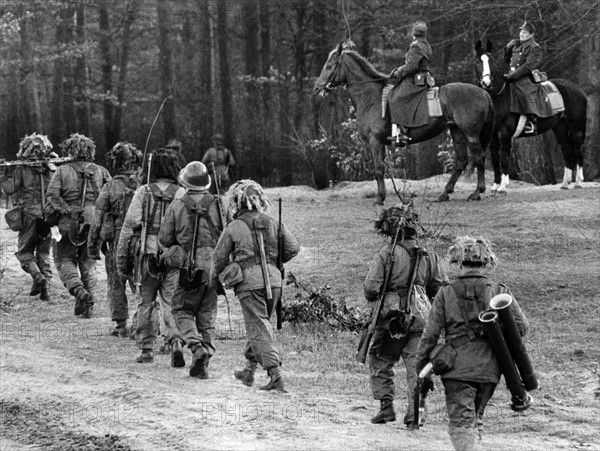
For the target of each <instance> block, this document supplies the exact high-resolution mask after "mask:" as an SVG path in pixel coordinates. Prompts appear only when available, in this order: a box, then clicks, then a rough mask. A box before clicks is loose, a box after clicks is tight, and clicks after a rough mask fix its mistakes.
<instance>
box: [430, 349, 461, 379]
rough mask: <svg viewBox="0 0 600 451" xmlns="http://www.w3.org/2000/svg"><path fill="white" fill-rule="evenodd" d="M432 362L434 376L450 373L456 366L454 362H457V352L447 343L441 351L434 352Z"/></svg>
mask: <svg viewBox="0 0 600 451" xmlns="http://www.w3.org/2000/svg"><path fill="white" fill-rule="evenodd" d="M430 360H431V364H432V365H433V372H434V374H437V375H438V376H440V375H442V374H444V373H447V372H448V371H450V369H451V368H452V367H453V366H454V362H455V361H456V350H455V349H454V348H453V347H452V345H450V344H449V343H446V344H445V345H443V346H442V347H440V348H439V349H437V350H434V352H433V353H432V355H431V359H430Z"/></svg>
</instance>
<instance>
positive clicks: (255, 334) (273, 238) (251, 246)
mask: <svg viewBox="0 0 600 451" xmlns="http://www.w3.org/2000/svg"><path fill="white" fill-rule="evenodd" d="M237 183H240V182H237ZM231 189H232V190H233V187H232V188H231ZM255 221H259V222H260V223H262V226H263V227H264V229H263V232H262V234H263V239H264V248H265V257H266V260H267V261H266V264H267V270H268V273H269V281H270V285H271V289H272V294H273V300H271V301H268V300H267V293H266V290H265V282H264V278H263V273H262V267H261V261H260V250H259V247H258V244H257V232H256V229H254V226H255ZM277 231H278V222H277V221H276V220H275V219H273V218H271V217H270V216H269V215H267V214H264V213H260V212H258V211H257V210H255V209H252V210H247V209H241V210H239V211H238V212H237V214H236V219H234V220H233V221H232V222H230V223H229V224H228V225H227V227H226V228H225V230H224V232H223V234H222V235H221V237H220V238H219V242H218V243H217V247H216V249H215V252H214V255H213V268H212V271H211V281H210V286H211V287H216V286H218V285H219V282H218V276H219V274H220V273H221V272H222V271H223V270H224V269H225V267H226V266H227V265H228V263H229V256H230V255H232V256H233V262H235V263H237V264H238V265H239V266H240V267H241V272H242V275H243V280H242V281H241V282H239V283H238V284H236V285H235V287H234V289H235V293H236V295H237V297H238V299H239V301H240V304H241V306H242V313H243V315H244V323H245V325H246V334H247V337H248V342H247V344H246V348H245V351H244V356H245V357H246V360H247V365H248V368H250V371H251V372H252V379H251V380H252V381H253V372H254V368H256V365H257V364H258V363H260V365H261V366H262V367H263V368H264V369H265V370H267V372H268V373H269V375H270V376H271V377H272V380H273V378H274V377H275V376H274V375H275V374H277V375H278V374H279V367H280V365H281V359H280V356H279V352H278V351H277V349H276V348H275V346H274V345H273V327H272V326H271V322H270V318H271V315H272V313H273V307H274V302H275V301H276V300H277V299H279V296H280V293H281V284H282V281H281V274H280V272H279V270H278V269H277V266H276V262H277V256H278V250H277ZM282 231H283V255H282V256H281V257H282V258H283V262H284V263H285V262H287V261H289V260H291V259H292V258H294V257H295V256H296V255H297V254H298V252H299V251H300V246H299V245H298V242H297V241H296V239H295V238H294V236H293V235H292V234H291V233H290V232H289V231H288V230H287V229H286V228H285V227H284V226H283V225H282ZM236 377H238V376H237V375H236ZM238 378H239V377H238ZM246 381H247V382H248V383H247V385H251V383H252V382H250V379H247V380H246ZM269 389H270V388H269Z"/></svg>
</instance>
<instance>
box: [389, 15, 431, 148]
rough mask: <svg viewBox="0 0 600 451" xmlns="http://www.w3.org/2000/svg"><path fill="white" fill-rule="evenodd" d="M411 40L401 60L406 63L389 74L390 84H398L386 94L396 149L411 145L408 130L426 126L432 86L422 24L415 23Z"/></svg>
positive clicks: (429, 50)
mask: <svg viewBox="0 0 600 451" xmlns="http://www.w3.org/2000/svg"><path fill="white" fill-rule="evenodd" d="M412 38H413V41H412V42H411V43H410V45H409V47H408V49H407V51H406V55H405V57H404V58H405V63H404V64H403V65H402V66H400V67H397V68H396V69H394V70H393V71H392V72H391V73H390V78H391V79H392V80H391V81H394V80H397V81H396V85H395V86H394V87H393V88H392V89H391V91H390V92H389V93H388V95H387V102H388V108H389V113H390V119H391V122H392V139H393V140H394V143H395V144H396V146H398V147H402V146H404V145H406V144H407V143H408V142H410V138H409V137H408V136H407V128H414V127H421V126H423V125H427V124H428V123H429V109H428V106H427V89H428V87H429V84H431V85H433V82H432V80H433V78H432V77H431V76H430V74H429V63H430V61H431V57H432V51H431V46H430V45H429V42H428V41H427V24H426V23H425V22H422V21H418V22H416V23H415V24H414V25H413V27H412ZM428 83H429V84H428Z"/></svg>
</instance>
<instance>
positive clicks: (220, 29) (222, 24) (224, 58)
mask: <svg viewBox="0 0 600 451" xmlns="http://www.w3.org/2000/svg"><path fill="white" fill-rule="evenodd" d="M217 36H218V41H219V81H220V84H221V109H222V111H223V134H224V135H225V144H226V145H227V146H229V147H231V145H232V144H233V140H234V136H233V121H234V117H233V101H232V98H231V74H230V73H229V50H228V47H227V40H228V32H227V3H226V2H224V1H220V2H218V4H217Z"/></svg>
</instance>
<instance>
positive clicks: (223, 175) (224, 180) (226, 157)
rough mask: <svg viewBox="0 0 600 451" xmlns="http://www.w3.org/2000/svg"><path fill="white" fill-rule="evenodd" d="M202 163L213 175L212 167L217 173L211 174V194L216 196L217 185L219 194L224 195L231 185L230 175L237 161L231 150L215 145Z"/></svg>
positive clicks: (203, 158)
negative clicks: (213, 166)
mask: <svg viewBox="0 0 600 451" xmlns="http://www.w3.org/2000/svg"><path fill="white" fill-rule="evenodd" d="M202 163H204V164H205V165H206V167H207V168H208V171H209V172H211V173H212V165H213V164H214V165H215V173H214V174H211V178H212V179H213V183H212V184H211V186H210V192H211V193H213V194H216V192H217V185H218V188H219V193H220V194H223V193H225V191H227V190H228V189H229V186H230V185H231V175H230V173H231V172H232V171H233V169H234V168H235V159H234V158H233V154H232V153H231V151H230V150H229V149H226V148H225V147H223V146H222V145H219V144H218V145H215V147H211V148H210V149H208V150H207V151H206V153H205V154H204V157H202Z"/></svg>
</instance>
